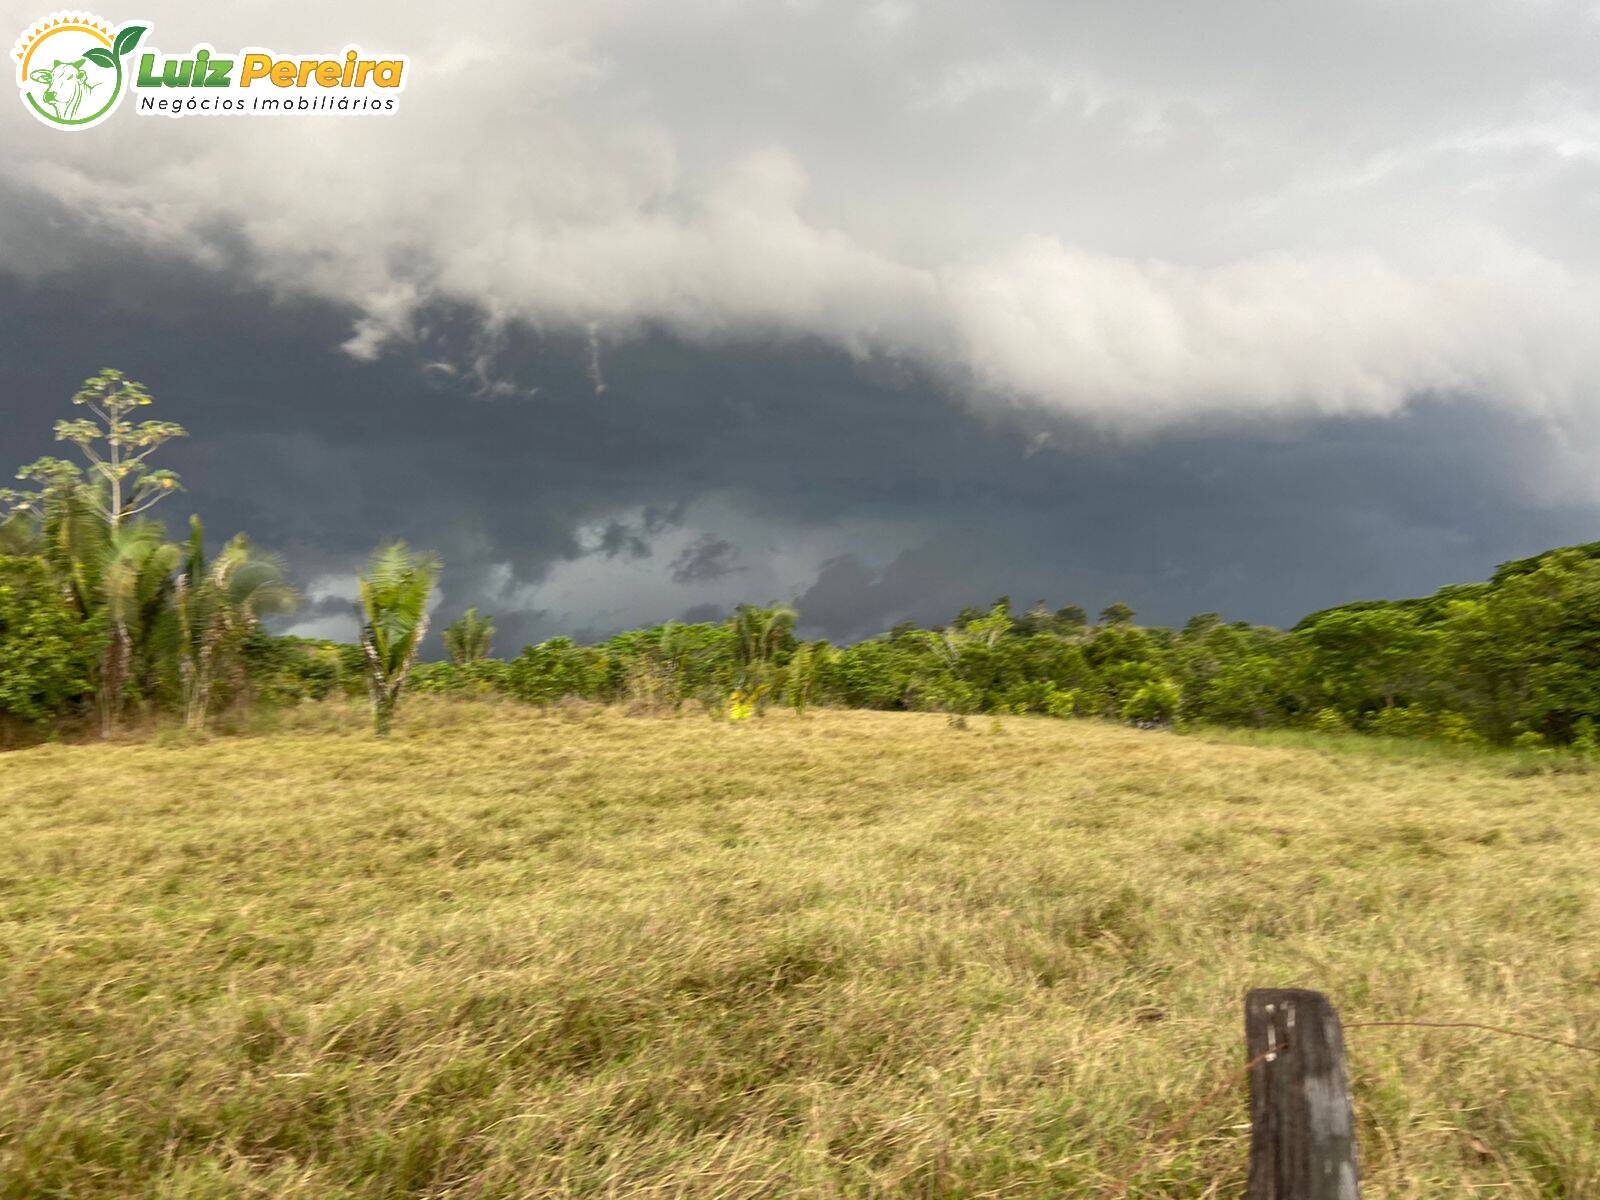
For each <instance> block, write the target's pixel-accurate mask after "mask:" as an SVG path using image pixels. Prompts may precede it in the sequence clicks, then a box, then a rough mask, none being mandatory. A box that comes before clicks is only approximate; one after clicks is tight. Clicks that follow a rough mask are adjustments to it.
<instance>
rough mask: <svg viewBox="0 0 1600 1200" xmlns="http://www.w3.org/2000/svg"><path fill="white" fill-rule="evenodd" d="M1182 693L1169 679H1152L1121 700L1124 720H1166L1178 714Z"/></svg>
mask: <svg viewBox="0 0 1600 1200" xmlns="http://www.w3.org/2000/svg"><path fill="white" fill-rule="evenodd" d="M1182 703H1183V693H1182V692H1180V691H1179V690H1178V685H1177V684H1175V683H1173V682H1172V681H1171V680H1170V679H1152V680H1151V681H1150V682H1149V683H1146V684H1143V685H1141V686H1140V687H1139V689H1138V690H1137V691H1135V692H1134V693H1133V695H1131V696H1129V697H1128V698H1127V699H1126V700H1124V701H1123V702H1122V719H1123V720H1124V721H1141V722H1142V721H1159V722H1167V721H1170V720H1172V719H1173V718H1174V717H1176V716H1177V715H1178V707H1179V706H1180V705H1181V704H1182Z"/></svg>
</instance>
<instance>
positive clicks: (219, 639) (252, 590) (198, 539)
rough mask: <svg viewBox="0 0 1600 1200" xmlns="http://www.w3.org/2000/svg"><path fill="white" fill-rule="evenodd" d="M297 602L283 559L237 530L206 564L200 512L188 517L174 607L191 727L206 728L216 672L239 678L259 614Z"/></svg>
mask: <svg viewBox="0 0 1600 1200" xmlns="http://www.w3.org/2000/svg"><path fill="white" fill-rule="evenodd" d="M297 602H298V597H297V596H296V594H295V591H294V589H293V588H292V587H290V586H289V583H288V580H287V572H286V571H285V570H284V566H283V563H282V562H281V561H280V560H279V559H278V558H277V557H276V556H274V555H271V554H263V553H262V552H261V551H259V550H257V549H255V548H254V547H253V546H252V545H251V544H250V539H249V538H247V537H245V535H244V534H242V533H241V534H238V535H236V536H235V537H234V538H233V539H232V540H230V541H229V542H228V543H227V545H225V546H224V547H223V548H222V552H221V553H220V554H218V555H217V557H216V558H215V559H213V560H212V561H211V562H210V563H209V564H208V563H207V562H206V558H205V540H204V529H203V528H202V527H201V524H200V518H198V517H190V518H189V545H188V554H187V557H186V561H185V563H184V569H183V571H182V572H181V573H180V574H179V576H178V580H177V584H176V587H175V594H174V597H173V608H174V609H175V610H176V612H177V614H178V625H179V644H178V672H179V676H180V678H181V680H182V683H183V706H184V721H185V723H186V724H187V725H188V727H189V728H190V729H192V730H195V731H196V732H198V731H200V730H202V729H204V728H205V723H206V715H207V713H208V712H209V710H210V706H211V695H212V690H213V687H214V685H215V683H216V681H217V678H218V676H219V675H221V674H222V673H223V672H225V671H231V672H232V673H233V675H234V676H235V677H236V681H238V680H242V677H243V661H242V659H243V650H244V640H245V638H246V637H247V636H248V635H249V633H250V632H251V630H253V629H255V628H256V626H257V625H259V624H260V622H261V618H262V617H265V616H271V615H273V614H276V613H284V612H290V611H292V610H293V609H294V607H295V605H296V603H297Z"/></svg>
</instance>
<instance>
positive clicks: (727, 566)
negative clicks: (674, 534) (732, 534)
mask: <svg viewBox="0 0 1600 1200" xmlns="http://www.w3.org/2000/svg"><path fill="white" fill-rule="evenodd" d="M738 557H739V548H738V547H737V546H735V545H734V544H733V543H732V542H730V541H728V540H727V539H725V538H714V537H712V536H711V535H710V534H709V533H703V534H701V535H700V536H699V537H698V538H696V539H695V540H694V541H693V542H691V543H690V544H689V545H688V546H685V547H684V549H683V552H682V553H681V554H679V555H678V557H677V558H675V559H673V560H672V572H671V574H672V582H674V583H701V582H704V581H706V580H711V579H723V578H725V577H727V576H729V575H732V574H733V573H734V572H736V571H738V570H739V569H740V568H739V567H738V565H737V564H736V562H735V560H736V559H737V558H738Z"/></svg>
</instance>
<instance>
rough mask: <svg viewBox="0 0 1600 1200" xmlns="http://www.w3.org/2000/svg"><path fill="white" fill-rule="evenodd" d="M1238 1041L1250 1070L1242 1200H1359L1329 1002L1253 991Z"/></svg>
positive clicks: (1335, 1018)
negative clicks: (1247, 1157)
mask: <svg viewBox="0 0 1600 1200" xmlns="http://www.w3.org/2000/svg"><path fill="white" fill-rule="evenodd" d="M1244 1040H1245V1052H1246V1054H1247V1055H1248V1056H1249V1058H1250V1061H1251V1062H1252V1063H1254V1065H1253V1066H1252V1067H1251V1068H1250V1188H1249V1191H1248V1192H1247V1193H1246V1195H1247V1200H1359V1197H1360V1195H1361V1187H1360V1184H1359V1183H1358V1182H1357V1178H1356V1140H1355V1127H1354V1121H1353V1118H1352V1116H1351V1112H1350V1085H1349V1083H1348V1081H1347V1079H1346V1076H1345V1069H1344V1034H1343V1032H1342V1031H1341V1029H1340V1027H1339V1014H1338V1013H1336V1012H1334V1010H1333V1005H1331V1004H1329V1003H1328V998H1327V997H1326V996H1324V995H1323V994H1322V993H1321V992H1308V991H1303V990H1301V989H1299V988H1257V989H1255V990H1254V991H1252V992H1250V993H1249V994H1247V995H1246V996H1245V998H1244ZM1257 1060H1259V1061H1257Z"/></svg>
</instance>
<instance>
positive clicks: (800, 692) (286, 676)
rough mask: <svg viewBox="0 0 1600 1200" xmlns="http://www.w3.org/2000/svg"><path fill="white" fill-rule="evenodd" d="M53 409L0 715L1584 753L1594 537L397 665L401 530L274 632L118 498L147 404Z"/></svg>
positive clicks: (37, 468) (472, 649) (159, 440)
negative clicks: (1194, 729) (866, 723)
mask: <svg viewBox="0 0 1600 1200" xmlns="http://www.w3.org/2000/svg"><path fill="white" fill-rule="evenodd" d="M74 402H75V403H77V404H80V405H85V406H87V407H88V409H89V410H90V411H91V412H92V413H94V414H95V417H96V418H98V420H94V421H91V420H87V419H85V420H76V421H63V422H61V423H59V424H58V426H57V437H58V438H59V439H61V440H63V441H66V442H69V443H72V444H74V445H76V446H77V447H78V448H79V449H80V450H81V451H82V453H83V455H84V457H85V459H86V461H87V466H88V469H87V471H85V470H83V469H81V468H79V467H78V466H75V465H74V464H72V463H69V462H65V461H63V460H60V459H53V458H42V459H39V460H38V461H36V462H34V463H32V464H30V465H29V466H27V467H24V468H23V469H22V471H21V472H19V475H18V477H19V478H20V479H23V480H25V481H30V482H32V483H34V484H36V485H37V487H36V489H35V490H33V491H27V492H24V491H14V490H12V491H4V492H0V500H3V501H8V502H9V506H10V508H11V509H12V517H11V519H10V520H9V521H8V522H7V523H5V524H4V525H0V717H3V718H5V720H6V721H7V722H9V723H11V724H13V725H15V724H16V723H22V722H35V723H43V722H50V721H55V720H60V719H62V718H71V717H73V716H75V715H76V716H82V717H87V716H89V715H91V714H93V715H97V716H98V718H99V722H100V725H101V728H102V730H104V731H105V732H107V733H109V732H110V731H111V729H112V728H114V726H115V725H116V722H117V720H118V719H119V717H120V716H121V715H122V714H123V713H124V712H125V711H126V710H128V709H129V708H130V707H136V708H138V709H140V710H141V711H152V710H162V709H170V710H181V711H183V712H184V713H185V715H186V718H187V721H188V723H189V724H190V726H191V727H193V728H200V727H201V726H203V724H204V722H205V719H206V715H207V714H208V713H209V712H212V711H214V710H216V709H218V708H220V707H224V706H227V705H235V704H238V703H241V702H245V701H265V702H269V703H292V702H295V701H298V700H303V699H318V698H321V697H323V696H326V695H329V694H330V693H334V692H341V693H345V694H360V693H362V692H365V693H366V694H368V696H369V697H370V699H371V701H372V705H373V715H374V721H375V725H376V728H377V730H378V732H379V733H380V734H381V733H383V732H384V731H386V730H387V728H388V726H389V722H390V720H391V719H392V716H393V712H394V708H395V705H396V704H397V703H398V701H399V699H400V696H401V693H402V691H403V690H415V691H418V692H431V693H440V694H446V695H456V696H484V695H503V696H505V697H508V698H511V699H514V700H519V701H523V702H526V703H532V704H549V703H553V702H556V701H560V700H562V699H565V698H568V697H572V698H578V699H582V700H589V701H600V702H607V703H624V704H628V705H630V706H632V707H635V708H638V709H648V710H655V711H665V710H675V709H677V708H680V707H682V706H683V705H685V704H693V705H697V706H701V707H703V708H704V709H705V710H706V711H707V712H712V713H716V714H719V715H726V716H728V717H730V718H733V719H743V718H745V717H749V716H753V715H757V714H759V713H761V712H762V711H763V710H764V709H765V708H767V707H769V706H771V705H774V704H782V705H784V706H786V707H790V708H793V709H795V710H796V711H803V710H804V709H805V708H807V707H808V706H810V705H814V704H823V705H833V706H840V707H849V708H869V709H917V710H928V711H937V712H944V713H948V714H949V715H950V717H951V720H952V721H953V722H958V723H959V722H961V721H963V720H964V719H965V718H966V717H968V716H970V715H975V714H1000V713H1040V714H1046V715H1050V716H1056V717H1072V716H1095V717H1104V718H1110V719H1114V720H1121V721H1129V722H1134V723H1136V724H1142V725H1152V724H1166V723H1171V722H1200V723H1212V724H1223V725H1241V726H1254V727H1266V726H1299V727H1306V728H1316V729H1324V730H1337V731H1343V730H1352V729H1354V730H1362V731H1370V732H1373V733H1379V734H1385V735H1397V736H1416V737H1432V738H1439V739H1443V740H1447V741H1454V742H1483V743H1489V744H1496V745H1506V744H1512V743H1516V744H1520V745H1523V746H1547V745H1568V744H1570V745H1574V746H1576V747H1578V748H1580V749H1585V750H1587V749H1591V748H1593V747H1594V746H1595V744H1596V723H1597V722H1600V543H1591V544H1589V545H1585V546H1576V547H1571V548H1569V549H1564V550H1553V551H1548V552H1546V553H1544V554H1540V555H1535V556H1533V557H1531V558H1525V559H1519V560H1517V561H1514V562H1510V563H1506V564H1505V565H1503V566H1502V567H1501V568H1500V569H1499V570H1498V571H1496V572H1495V574H1494V576H1493V577H1492V578H1491V579H1489V580H1488V581H1486V582H1484V583H1475V584H1462V585H1455V586H1451V587H1446V588H1442V589H1440V590H1439V591H1438V592H1436V593H1435V594H1434V595H1432V596H1427V597H1422V598H1418V599H1410V600H1399V601H1363V602H1359V603H1355V604H1348V605H1344V606H1342V607H1339V608H1332V609H1327V610H1325V611H1322V612H1318V613H1314V614H1312V615H1311V616H1309V617H1307V618H1305V620H1303V621H1301V622H1300V623H1299V624H1298V625H1296V626H1295V627H1294V628H1293V629H1291V630H1288V631H1281V630H1277V629H1270V628H1263V627H1259V626H1252V625H1248V624H1245V623H1234V624H1228V623H1226V622H1224V621H1223V620H1222V619H1221V618H1220V617H1218V616H1217V615H1216V614H1215V613H1205V614H1201V615H1200V616H1197V617H1194V618H1192V619H1191V620H1190V621H1189V622H1188V623H1187V624H1186V625H1184V627H1183V628H1181V629H1167V628H1158V627H1151V626H1143V625H1140V624H1138V622H1137V619H1136V614H1135V613H1134V611H1133V610H1132V609H1131V608H1129V607H1128V606H1127V605H1126V604H1122V603H1113V604H1109V605H1107V606H1106V607H1105V608H1103V609H1102V610H1101V612H1100V616H1099V620H1098V623H1096V624H1092V625H1091V624H1090V623H1089V622H1088V618H1087V615H1086V613H1085V611H1084V609H1083V608H1081V607H1079V606H1077V605H1069V606H1066V607H1063V608H1058V609H1055V610H1051V609H1049V608H1046V607H1045V606H1044V605H1043V604H1042V603H1041V604H1039V605H1037V606H1035V607H1034V608H1032V609H1029V610H1028V611H1027V612H1025V613H1017V612H1014V611H1013V610H1012V607H1011V604H1010V602H1009V600H1007V599H1005V598H1002V599H1000V600H998V601H996V602H995V603H993V604H992V605H990V606H989V608H987V609H979V608H967V609H963V610H962V611H961V612H960V613H957V614H956V616H955V617H954V619H952V620H951V622H950V623H949V624H948V625H945V626H942V627H938V628H933V629H921V628H918V627H916V626H914V625H911V624H909V623H907V624H902V625H898V626H896V627H895V628H894V629H892V630H890V631H889V632H887V633H885V634H883V635H882V636H880V637H876V638H871V639H869V640H867V641H863V642H860V643H857V644H855V645H850V646H835V645H832V644H830V643H828V642H824V641H818V642H807V641H803V640H801V639H800V638H799V637H798V636H797V628H798V626H799V624H800V619H801V614H798V613H796V612H795V611H794V610H793V609H792V608H789V607H787V606H784V605H773V606H768V607H759V606H755V605H741V606H740V607H739V608H738V609H737V610H736V611H735V612H734V613H733V614H732V615H731V616H730V617H729V618H728V619H727V620H725V621H721V622H703V623H698V624H682V623H677V622H669V623H667V624H664V625H659V626H656V627H654V628H650V629H639V630H631V631H629V632H626V633H620V634H617V635H616V636H614V637H612V638H609V639H608V640H606V641H604V642H601V643H599V644H596V645H579V644H577V643H575V642H573V641H572V640H571V639H569V638H554V639H551V640H550V641H546V642H542V643H540V644H538V645H534V646H528V647H526V648H524V649H523V650H522V651H521V653H520V654H518V655H517V656H516V657H515V658H512V659H510V660H509V661H505V660H498V659H494V658H490V657H489V654H490V651H491V648H492V639H493V635H494V624H493V622H492V620H491V619H490V618H488V617H487V616H483V615H480V614H479V612H478V610H477V609H475V608H471V609H468V610H467V611H466V612H465V613H464V614H462V615H461V616H460V617H459V618H458V619H457V620H456V621H455V622H453V623H452V624H451V625H449V626H448V627H447V628H446V630H445V634H444V643H445V647H446V650H447V651H448V653H449V655H450V659H451V661H450V662H448V663H432V664H424V665H422V666H416V665H415V662H416V658H417V655H418V651H419V648H420V646H421V644H422V640H423V637H424V636H425V634H426V631H427V627H428V618H429V607H428V606H429V603H430V598H431V596H432V591H433V587H434V584H435V582H436V580H437V577H438V573H439V570H440V566H439V563H438V562H437V561H436V560H435V559H433V558H431V557H430V556H427V555H419V554H414V553H412V552H411V551H409V550H407V549H406V547H405V546H404V545H403V544H400V543H395V544H392V545H389V546H386V547H383V548H381V549H380V550H379V551H378V552H377V553H376V554H375V555H374V556H373V558H372V560H371V562H370V564H369V565H368V567H367V569H366V572H365V573H364V575H363V576H362V581H361V600H360V603H359V604H358V605H357V612H358V615H359V619H360V628H361V638H360V644H359V645H355V646H340V645H337V644H334V643H330V642H314V641H307V640H305V639H299V638H273V637H269V636H268V635H267V634H266V633H265V632H264V630H263V627H262V623H261V622H262V618H264V617H266V616H269V615H271V614H273V613H279V612H283V611H286V610H287V609H288V608H289V607H290V606H291V605H292V603H293V599H294V597H293V594H292V592H291V591H290V590H289V588H288V587H287V585H286V583H285V579H286V575H285V572H284V569H283V568H282V567H281V565H280V564H278V562H277V561H276V560H275V559H273V558H272V557H271V556H269V555H263V554H261V553H260V552H258V551H256V550H254V549H253V548H252V547H251V545H250V543H249V542H248V541H247V540H246V539H245V538H244V537H243V535H240V536H238V537H235V538H234V539H233V540H232V541H230V542H228V543H227V544H226V546H225V547H224V549H223V550H222V552H221V553H220V554H219V555H218V556H217V558H216V559H215V560H214V561H210V562H208V561H207V560H206V557H205V554H204V550H203V547H202V544H201V534H200V527H199V522H198V521H193V524H192V533H191V537H190V540H189V544H188V546H187V548H185V547H181V546H178V545H176V544H174V543H172V542H169V541H168V540H167V535H166V531H165V530H164V528H163V527H162V526H161V525H159V524H157V523H156V522H154V521H152V520H149V519H146V518H142V517H140V516H139V515H138V514H139V513H141V512H143V511H144V510H146V509H148V508H149V507H150V506H152V505H153V504H155V503H156V502H157V501H158V500H160V499H161V498H162V497H163V496H165V495H167V494H170V493H171V492H172V491H174V490H176V489H177V487H178V479H177V476H175V475H173V474H172V473H171V472H170V471H156V470H153V469H152V468H151V467H150V464H149V461H148V456H149V454H150V453H151V452H153V451H154V450H156V449H157V448H159V447H160V446H161V445H162V444H163V443H164V442H165V441H167V440H168V439H170V438H173V437H179V436H183V435H184V431H183V430H182V429H181V428H180V427H179V426H176V425H173V424H171V423H170V422H161V421H145V422H142V423H135V422H133V421H132V420H131V419H130V415H129V414H130V413H131V412H132V411H133V410H134V409H135V408H138V407H142V406H144V405H147V404H149V403H150V398H149V395H148V394H147V393H146V392H145V391H144V389H143V388H142V387H141V386H140V385H138V384H137V383H133V382H132V381H129V380H127V379H125V378H123V377H122V376H121V375H119V374H117V373H116V372H110V371H108V372H102V373H101V374H100V375H98V376H96V377H95V378H93V379H91V380H89V381H88V383H86V384H85V387H84V390H83V391H81V392H80V393H79V394H78V395H77V396H76V397H74Z"/></svg>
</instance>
